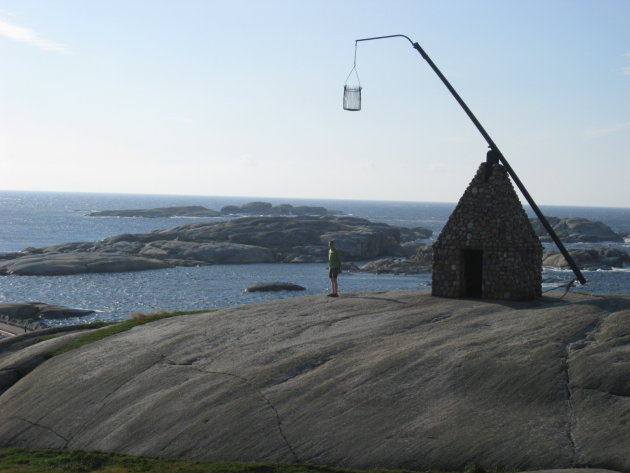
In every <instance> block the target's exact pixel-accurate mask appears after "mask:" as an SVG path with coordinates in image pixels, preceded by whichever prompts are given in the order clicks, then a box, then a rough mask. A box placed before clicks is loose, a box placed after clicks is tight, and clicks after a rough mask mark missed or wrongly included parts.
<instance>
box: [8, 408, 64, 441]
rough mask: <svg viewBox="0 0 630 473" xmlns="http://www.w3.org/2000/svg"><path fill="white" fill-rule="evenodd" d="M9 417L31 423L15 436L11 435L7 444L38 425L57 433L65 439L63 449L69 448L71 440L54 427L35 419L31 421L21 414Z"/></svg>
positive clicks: (54, 433)
mask: <svg viewBox="0 0 630 473" xmlns="http://www.w3.org/2000/svg"><path fill="white" fill-rule="evenodd" d="M9 419H17V420H19V421H22V422H24V423H25V424H29V425H28V427H26V428H24V429H22V430H20V431H19V432H18V433H17V434H15V435H14V436H13V437H11V439H9V441H8V442H7V444H11V442H13V440H15V439H16V438H17V437H19V436H20V435H22V434H23V433H24V432H26V431H28V430H30V429H31V428H32V427H37V428H40V429H43V430H46V431H48V432H50V433H52V434H53V435H56V436H57V437H59V438H60V439H61V440H63V441H64V444H63V447H61V449H66V448H68V443H70V440H69V439H67V438H66V437H64V436H63V435H61V434H60V433H59V432H57V431H55V429H53V428H52V427H49V426H47V425H43V424H40V423H39V422H33V421H30V420H28V419H25V418H23V417H19V416H11V417H9Z"/></svg>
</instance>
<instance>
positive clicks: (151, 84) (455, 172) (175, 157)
mask: <svg viewBox="0 0 630 473" xmlns="http://www.w3.org/2000/svg"><path fill="white" fill-rule="evenodd" d="M397 33H402V34H405V35H407V36H409V37H411V38H412V39H413V40H414V41H418V42H419V43H420V44H421V45H422V46H423V48H424V49H425V50H426V51H427V53H428V54H429V55H430V56H431V57H432V59H433V60H434V62H435V63H436V64H437V65H438V66H439V67H440V68H441V69H442V71H443V73H444V74H445V75H446V77H447V78H448V79H449V80H450V81H451V83H452V84H453V85H454V87H455V88H456V89H457V90H458V91H459V93H460V95H461V96H462V97H463V99H464V100H465V101H466V102H467V103H468V105H469V106H470V108H471V109H472V110H473V112H474V113H475V114H476V115H477V117H478V118H479V120H480V121H481V123H482V124H483V125H484V127H485V128H486V129H487V130H488V132H489V133H490V135H491V136H492V138H493V139H494V141H495V142H496V143H497V145H498V146H499V148H500V149H501V150H502V151H503V153H504V154H505V156H506V158H507V159H508V160H509V162H510V164H511V165H512V167H513V168H514V170H515V171H516V172H517V174H518V175H519V177H520V178H521V180H522V181H523V182H524V183H525V185H526V186H527V188H528V189H529V191H530V193H531V194H532V196H533V197H534V199H535V200H536V201H537V202H538V203H539V204H541V205H542V204H563V205H593V206H622V207H630V185H629V184H628V179H629V177H630V1H629V0H572V1H565V0H527V1H525V0H523V1H516V0H474V1H473V0H466V1H456V0H424V1H423V0H413V1H403V0H388V1H384V0H383V1H370V0H365V1H353V0H335V1H333V0H319V1H306V0H304V1H302V0H292V1H284V0H267V1H254V0H223V1H219V0H205V1H201V0H177V1H176V0H87V1H86V0H55V1H49V0H0V64H1V66H0V71H1V72H0V176H1V177H0V189H3V190H56V191H82V192H123V193H129V192H131V193H159V194H198V195H226V196H228V195H232V196H235V195H241V196H258V197H287V198H291V197H293V198H298V197H304V198H334V199H372V200H406V201H434V202H455V201H457V200H458V199H459V197H460V196H461V194H462V193H463V191H464V190H465V188H466V186H467V185H468V183H469V181H470V180H471V178H472V176H473V175H474V173H475V172H476V169H477V167H478V166H479V163H480V162H482V161H483V160H484V159H485V152H486V143H485V141H484V140H483V138H482V137H481V135H480V134H479V133H478V132H477V130H476V129H475V128H474V126H473V125H472V123H471V122H470V121H469V120H468V118H467V117H466V115H465V114H464V113H463V111H462V110H461V109H460V108H459V106H458V105H457V103H456V102H455V101H454V100H453V98H452V97H451V96H450V95H449V93H448V91H447V90H446V88H445V87H444V86H443V85H442V83H441V82H440V81H439V79H438V78H437V76H436V75H435V74H434V73H433V71H431V69H430V68H429V66H428V64H426V62H424V61H423V60H422V59H421V58H420V56H419V55H418V54H417V52H416V51H414V50H413V49H412V48H411V46H410V44H409V43H408V42H407V41H406V40H403V39H388V40H381V41H372V42H365V43H360V44H359V47H358V55H357V69H358V72H359V76H360V79H361V85H362V86H363V110H362V111H361V112H358V113H356V112H345V111H343V110H342V107H341V99H342V91H343V85H344V81H345V79H346V76H347V75H348V73H349V72H350V69H351V68H352V62H353V56H354V40H355V39H357V38H363V37H369V36H380V35H389V34H397Z"/></svg>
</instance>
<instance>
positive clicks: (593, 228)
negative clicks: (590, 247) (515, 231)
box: [530, 217, 623, 243]
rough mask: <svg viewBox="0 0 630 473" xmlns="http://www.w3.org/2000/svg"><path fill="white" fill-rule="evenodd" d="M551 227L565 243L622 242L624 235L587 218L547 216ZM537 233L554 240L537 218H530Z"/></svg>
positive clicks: (541, 237) (547, 239) (548, 239)
mask: <svg viewBox="0 0 630 473" xmlns="http://www.w3.org/2000/svg"><path fill="white" fill-rule="evenodd" d="M546 218H547V221H548V222H549V225H551V228H553V230H554V231H555V232H556V234H557V235H558V237H559V238H560V239H561V240H562V241H563V242H564V243H573V242H598V241H617V242H622V241H623V237H621V236H620V235H618V234H617V233H615V232H614V231H613V230H612V229H611V228H610V227H609V226H608V225H606V224H604V223H602V222H593V221H591V220H588V219H586V218H576V217H571V218H557V217H546ZM530 222H531V223H532V226H533V227H534V231H535V232H536V235H538V236H539V237H540V240H541V241H552V239H551V237H550V236H549V234H548V233H547V230H546V229H545V227H544V226H543V224H542V223H541V222H540V220H538V219H536V218H532V219H530Z"/></svg>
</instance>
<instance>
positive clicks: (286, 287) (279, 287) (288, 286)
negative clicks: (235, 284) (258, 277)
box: [245, 281, 306, 292]
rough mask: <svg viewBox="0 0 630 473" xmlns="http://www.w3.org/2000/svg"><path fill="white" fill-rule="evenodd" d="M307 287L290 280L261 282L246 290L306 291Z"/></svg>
mask: <svg viewBox="0 0 630 473" xmlns="http://www.w3.org/2000/svg"><path fill="white" fill-rule="evenodd" d="M305 290H306V288H304V287H302V286H300V285H298V284H293V283H290V282H278V281H276V282H259V283H258V284H254V285H252V286H249V287H248V288H246V289H245V291H246V292H278V291H305Z"/></svg>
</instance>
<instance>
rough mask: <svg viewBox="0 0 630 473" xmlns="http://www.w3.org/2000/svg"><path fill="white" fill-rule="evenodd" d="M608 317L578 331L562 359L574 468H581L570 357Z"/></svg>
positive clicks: (570, 339) (566, 345)
mask: <svg viewBox="0 0 630 473" xmlns="http://www.w3.org/2000/svg"><path fill="white" fill-rule="evenodd" d="M605 318H606V316H605V315H604V316H602V317H599V318H598V319H597V320H595V321H594V322H591V323H590V324H588V325H587V326H586V327H584V328H583V329H582V330H580V331H578V332H577V333H575V334H574V335H572V336H571V337H569V339H568V340H567V341H566V342H565V343H564V355H563V356H562V358H561V369H562V378H563V382H564V389H565V395H566V405H567V438H568V440H569V444H570V446H571V451H572V459H571V465H572V466H573V467H577V466H580V464H579V463H580V462H579V461H578V460H579V454H578V445H577V443H578V442H577V440H576V438H575V435H574V433H573V431H574V429H575V426H576V424H577V418H576V416H575V412H574V409H573V390H572V389H571V375H570V372H569V357H570V356H571V353H572V352H573V351H575V350H581V349H582V348H584V347H585V346H586V345H587V343H588V342H587V340H586V339H587V338H588V337H589V336H591V335H594V334H595V333H597V331H598V330H599V328H600V327H601V325H602V324H603V322H604V320H605Z"/></svg>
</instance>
